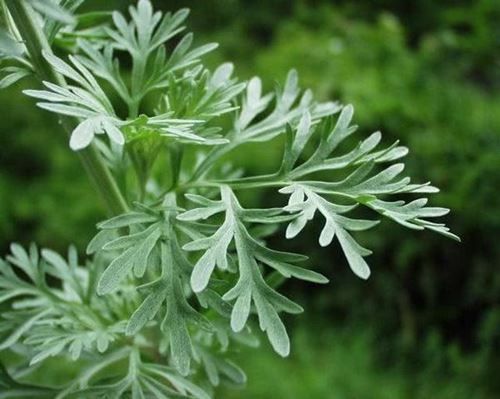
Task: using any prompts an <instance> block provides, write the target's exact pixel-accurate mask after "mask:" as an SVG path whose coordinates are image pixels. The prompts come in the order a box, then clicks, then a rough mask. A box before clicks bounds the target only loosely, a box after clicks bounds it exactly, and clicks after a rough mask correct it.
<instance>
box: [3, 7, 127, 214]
mask: <svg viewBox="0 0 500 399" xmlns="http://www.w3.org/2000/svg"><path fill="white" fill-rule="evenodd" d="M5 3H6V5H7V8H8V9H9V12H10V14H11V16H12V19H13V20H14V22H15V24H16V27H17V29H18V30H19V33H20V35H21V37H22V39H23V41H24V44H25V46H26V48H27V50H28V54H29V56H30V60H31V63H32V65H33V68H34V70H35V72H36V74H37V75H38V77H39V78H40V80H46V81H50V82H54V83H57V84H58V85H61V86H66V82H65V80H64V77H63V76H62V75H61V74H59V73H57V72H56V71H54V70H53V69H52V67H51V66H50V65H49V64H48V63H47V61H46V60H45V58H44V57H43V55H42V52H43V51H46V52H48V53H51V52H52V49H51V48H50V45H49V43H48V41H47V37H46V36H45V34H44V32H43V29H42V28H41V27H40V26H39V24H38V23H37V21H36V17H35V15H34V13H33V10H32V9H31V8H30V6H29V5H27V4H26V2H25V1H24V0H5ZM60 119H61V123H62V125H63V128H64V129H65V130H66V132H67V133H68V134H70V133H71V132H72V131H73V129H74V127H75V126H76V124H77V123H78V120H76V119H75V118H72V117H69V116H60ZM77 154H78V156H79V158H80V160H81V162H82V164H83V166H84V168H85V170H86V172H87V173H88V175H89V177H90V179H91V181H92V183H93V184H94V186H95V188H96V189H97V191H98V192H99V194H100V196H101V198H102V199H103V201H104V203H105V204H106V207H107V209H108V212H109V213H110V214H112V215H117V214H120V213H124V212H126V211H127V210H128V205H127V203H126V201H125V199H124V197H123V195H122V193H121V192H120V189H119V187H118V185H117V183H116V181H115V179H114V178H113V176H112V175H111V172H110V171H109V169H108V167H107V166H106V164H105V163H104V161H103V159H102V157H101V155H100V153H99V151H98V149H97V148H96V147H95V145H91V146H89V147H87V148H86V149H84V150H81V151H79V152H78V153H77Z"/></svg>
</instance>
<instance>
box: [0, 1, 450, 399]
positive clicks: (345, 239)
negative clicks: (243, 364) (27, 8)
mask: <svg viewBox="0 0 500 399" xmlns="http://www.w3.org/2000/svg"><path fill="white" fill-rule="evenodd" d="M130 15H131V21H130V22H127V21H126V19H125V17H124V16H123V15H121V14H119V13H113V16H112V24H111V23H109V22H108V21H106V22H104V25H99V28H100V32H102V35H99V36H98V37H91V38H89V37H87V36H86V35H83V34H82V33H81V32H79V31H78V30H77V29H76V28H75V29H71V26H70V27H69V28H68V30H64V29H56V30H55V31H56V33H55V34H54V35H55V36H54V40H55V41H58V42H59V43H65V40H67V42H66V45H67V46H68V47H67V48H66V49H63V50H64V51H68V48H69V49H72V50H75V48H76V47H77V48H79V49H81V52H80V53H77V54H72V55H69V56H68V59H69V62H66V61H65V60H64V58H65V57H58V56H55V55H53V54H51V53H50V52H47V51H46V52H45V53H44V57H45V59H46V61H47V62H48V64H49V65H50V66H51V67H52V68H53V70H54V71H56V72H58V73H59V74H61V75H62V76H64V77H65V78H67V79H68V81H70V84H65V83H64V84H63V83H60V82H58V83H57V84H56V83H51V82H44V85H45V89H44V90H27V91H25V93H26V94H28V95H29V96H31V97H35V98H37V99H40V100H42V101H41V102H40V103H39V106H40V107H41V108H44V109H47V110H49V111H52V112H55V113H57V114H59V115H65V116H71V117H76V118H78V124H77V125H76V127H75V128H74V129H73V130H72V132H71V139H70V147H71V148H72V149H74V150H81V149H83V148H87V147H88V146H89V145H90V144H91V143H93V144H96V145H97V146H98V148H99V149H100V151H101V153H102V156H103V157H104V158H105V159H106V161H107V162H108V164H109V166H110V168H111V169H112V170H113V172H114V174H115V177H116V180H117V181H118V182H119V184H120V188H121V189H122V190H124V191H125V190H126V191H127V198H128V200H129V202H130V203H131V204H132V202H133V201H134V202H133V210H132V211H130V212H126V213H124V214H122V215H118V216H115V217H113V218H111V219H109V220H107V221H104V222H102V223H100V224H99V226H98V227H99V229H100V230H101V231H100V232H99V233H98V234H97V236H96V237H95V238H94V239H93V240H92V241H91V243H90V244H89V246H88V251H87V252H88V254H89V255H93V257H92V258H91V260H90V261H89V262H88V264H87V267H85V268H81V267H79V266H78V265H77V263H78V262H77V260H76V256H75V251H74V250H71V251H70V254H69V259H68V261H65V260H63V259H62V258H60V257H59V256H58V255H56V254H55V253H53V252H51V251H47V250H45V251H42V260H40V259H39V257H38V252H37V251H36V249H35V248H33V249H31V250H30V251H29V252H30V253H29V254H28V253H26V252H24V251H23V250H22V249H20V247H18V246H14V247H13V248H12V251H13V255H12V256H11V257H9V258H7V262H4V263H5V266H4V267H3V268H2V269H3V272H4V273H3V280H2V281H3V284H4V285H5V287H4V291H5V292H4V293H3V294H4V295H3V296H2V298H3V299H4V300H5V301H7V302H8V303H9V305H10V306H12V307H13V309H14V310H13V311H12V312H11V313H7V315H9V314H11V315H12V318H10V319H9V317H7V319H6V322H5V324H4V325H3V326H4V327H2V330H3V331H5V332H6V333H7V334H8V338H7V342H8V344H9V345H10V344H13V343H16V346H19V348H22V352H23V353H24V358H25V360H27V361H28V362H29V363H30V364H35V363H37V362H40V361H43V360H45V359H46V358H47V357H49V356H60V357H61V358H62V359H65V360H67V357H68V356H66V355H70V357H71V358H72V359H73V360H74V361H77V360H78V361H80V360H79V359H80V357H82V356H81V355H82V353H85V355H86V356H88V359H90V360H89V361H91V362H92V363H93V366H92V367H90V369H87V370H86V369H85V368H82V369H81V370H80V371H79V373H78V375H77V377H75V379H74V380H71V379H70V380H69V381H67V382H65V385H62V384H61V385H60V386H57V387H52V388H53V389H57V390H58V391H59V392H58V394H57V395H58V397H65V396H67V397H71V395H73V396H74V395H94V396H97V397H99V395H101V396H102V395H108V394H110V393H111V394H112V395H113V397H121V396H123V395H131V396H132V397H137V398H140V397H146V396H148V395H155V396H156V397H171V396H172V395H178V396H179V395H180V396H188V397H206V396H207V395H208V393H206V392H205V390H206V391H208V392H209V391H211V388H209V387H208V384H207V383H206V382H207V381H208V382H210V383H211V384H212V385H214V386H216V385H218V384H219V382H220V381H221V380H229V381H230V382H232V383H233V384H242V383H244V382H245V377H244V374H243V373H242V371H241V370H240V369H239V368H238V367H237V366H235V365H234V364H232V363H231V362H230V361H228V360H226V359H225V352H227V350H228V349H229V348H230V347H231V346H230V344H235V343H241V342H242V341H243V342H244V343H247V344H250V345H253V344H255V339H254V338H252V335H251V329H250V326H249V325H248V324H249V323H248V319H249V316H250V314H251V313H255V314H256V315H257V317H258V320H259V326H260V328H261V329H262V330H263V331H265V332H266V334H267V336H268V339H269V341H270V342H271V344H272V346H273V347H274V349H275V350H276V351H277V352H278V353H279V354H281V355H283V356H286V355H288V353H289V351H290V343H289V338H288V334H287V332H286V329H285V325H284V323H283V321H282V320H281V317H282V316H281V313H282V312H286V313H299V312H300V311H302V308H301V307H300V306H299V305H297V304H296V303H294V302H292V301H291V300H289V299H288V298H286V297H285V296H283V295H282V294H281V293H279V292H278V291H277V288H278V287H277V286H278V285H279V282H280V280H281V279H282V278H283V277H284V278H289V277H296V278H300V279H304V280H307V281H312V282H317V283H324V282H326V281H327V280H326V278H325V277H323V276H322V275H320V274H319V273H317V272H313V271H312V270H309V269H307V268H302V267H299V266H297V265H296V263H299V262H302V261H304V260H305V259H306V258H305V257H304V256H303V255H298V254H294V253H289V252H283V251H278V250H274V249H270V248H269V247H268V246H267V244H266V241H265V239H266V237H268V236H269V234H271V233H272V232H273V231H274V230H275V229H276V228H277V227H279V225H280V224H282V223H289V225H288V228H287V232H286V236H287V238H293V237H294V236H296V235H297V234H299V233H300V231H301V230H302V229H303V227H304V226H305V224H306V223H307V221H308V220H310V219H312V218H313V217H314V214H315V213H320V214H321V215H322V216H323V217H324V218H325V220H326V223H325V226H324V228H323V230H322V232H321V234H320V238H319V242H320V244H321V245H322V246H327V245H329V244H330V243H331V242H332V241H333V239H334V238H335V237H336V238H337V240H338V241H339V243H340V246H341V248H342V250H343V252H344V254H345V256H346V258H347V260H348V263H349V265H350V267H351V268H352V269H353V271H354V272H355V273H356V274H358V275H359V276H360V277H363V278H367V277H368V274H369V268H368V265H367V264H366V261H365V260H364V259H363V258H364V257H365V256H367V255H368V254H370V251H369V250H367V249H365V248H364V247H362V246H361V245H360V244H358V242H357V241H356V240H355V238H354V236H353V235H352V233H351V232H352V231H360V230H366V229H369V228H371V227H374V226H375V224H376V223H377V221H372V220H364V219H360V218H358V217H351V216H349V217H347V216H345V215H344V214H345V213H347V212H351V211H354V208H355V207H357V206H358V205H361V206H363V207H365V208H368V209H371V210H373V211H375V212H376V213H378V214H380V215H382V216H386V217H387V218H389V219H392V220H395V221H396V222H398V223H400V224H402V225H404V226H406V227H410V228H412V229H417V230H423V229H424V228H427V229H430V230H434V231H436V232H438V233H441V234H444V235H447V236H450V237H452V238H456V236H454V235H452V234H451V233H449V231H448V229H447V228H446V227H445V226H444V225H442V224H439V223H435V222H431V221H429V220H427V219H426V218H432V217H436V216H442V215H444V214H445V213H447V210H446V209H444V208H435V207H425V205H426V203H427V200H426V199H425V198H421V199H417V200H414V201H411V202H408V203H406V202H404V201H403V200H401V199H400V197H401V194H414V193H417V194H420V193H422V194H430V193H433V192H436V189H435V188H434V187H432V186H430V185H429V184H428V183H426V184H413V183H410V180H409V178H406V177H405V178H398V176H399V175H400V174H401V172H402V170H403V166H402V164H392V163H393V161H395V160H397V159H399V158H401V157H403V156H404V155H406V153H407V150H406V148H405V147H401V146H399V145H398V144H397V143H396V144H394V145H392V146H389V147H387V148H383V149H376V147H377V145H378V144H379V142H380V140H381V136H380V133H374V134H372V135H371V136H369V137H368V138H366V139H365V140H362V141H360V142H359V143H358V144H357V145H356V146H354V148H352V149H351V150H350V151H346V152H340V151H339V149H338V148H337V147H338V146H340V145H341V144H342V142H343V141H344V139H346V138H347V137H348V136H350V135H351V134H352V133H354V131H355V127H354V126H351V125H350V123H351V118H352V114H353V109H352V106H349V105H348V106H341V105H339V104H337V103H331V102H327V103H319V102H317V101H315V100H314V99H313V98H312V94H311V92H310V91H305V92H302V91H301V90H300V89H299V88H298V83H297V74H296V72H294V71H292V72H290V73H289V75H288V78H287V80H286V83H285V84H284V86H283V88H281V89H278V90H277V92H276V94H273V93H270V94H265V95H263V94H262V83H261V81H260V80H259V79H258V78H252V79H251V80H250V81H248V82H242V83H239V82H238V81H237V80H236V79H232V78H231V76H232V70H233V67H232V66H231V65H230V64H223V65H221V66H219V67H218V68H216V69H215V70H214V71H213V72H211V71H210V70H208V69H207V68H206V67H204V66H203V65H202V64H201V63H200V57H201V56H202V55H204V54H205V53H207V52H208V51H210V50H212V49H213V48H215V46H214V45H204V46H200V47H197V48H194V49H191V43H192V36H191V35H190V34H188V35H185V36H183V38H181V39H180V40H178V41H177V43H176V44H173V45H171V46H170V47H169V51H168V55H167V48H166V47H165V46H164V44H165V43H167V45H169V44H170V43H169V41H171V40H172V39H173V37H174V36H175V35H176V34H178V33H180V31H181V30H182V28H181V27H180V24H181V23H182V21H183V20H184V18H185V17H186V15H187V12H186V11H185V10H181V11H179V12H177V13H175V14H165V15H162V14H160V13H158V12H157V13H154V12H153V10H152V7H151V5H150V3H149V2H148V1H146V0H141V1H139V3H138V5H137V7H131V8H130ZM50 17H51V18H53V16H50ZM59 19H61V18H59ZM50 23H51V22H49V21H48V20H47V22H46V26H45V28H46V31H47V24H50ZM99 23H100V22H99ZM9 37H10V38H11V39H12V36H9ZM70 37H72V38H73V39H69V38H70ZM74 37H77V39H76V42H75V41H74ZM71 40H73V42H72V41H71ZM8 43H10V45H12V40H11V41H10V42H8ZM14 43H17V42H15V41H14ZM75 44H76V46H75ZM11 47H12V46H11ZM118 54H120V55H119V57H118ZM124 54H125V55H126V56H128V57H129V58H128V59H129V61H130V63H131V65H132V71H131V73H130V75H127V74H126V72H125V70H124V69H123V68H121V67H120V64H119V62H118V59H120V60H121V59H123V56H124ZM7 60H8V61H10V62H12V61H13V62H16V63H20V64H21V65H24V67H25V71H26V73H28V72H29V71H30V68H31V64H30V62H29V58H28V57H27V54H26V53H25V52H24V50H23V51H22V52H19V53H18V54H17V55H15V56H10V57H8V59H7ZM9 71H10V70H7V72H9ZM11 80H13V79H11ZM120 101H121V103H120ZM123 105H124V106H125V109H126V112H123ZM226 114H229V115H230V116H231V117H232V118H231V119H232V121H231V122H232V123H231V122H228V118H224V115H226ZM336 114H339V115H338V116H334V115H336ZM228 123H229V124H230V125H231V126H230V127H229V128H226V127H227V124H228ZM102 133H105V134H106V135H107V138H108V139H104V140H101V139H100V138H99V137H98V136H97V135H99V134H102ZM281 136H286V142H285V145H284V150H283V160H282V163H281V166H280V168H279V170H278V171H277V172H275V173H271V174H266V175H262V176H248V175H245V174H242V173H241V172H240V171H237V170H234V169H231V168H227V167H220V164H221V162H220V161H221V160H223V159H224V157H225V156H226V154H229V153H230V152H231V151H232V150H234V149H235V148H237V147H240V146H241V145H243V144H247V143H252V142H253V143H257V144H259V143H266V144H265V145H267V143H268V142H269V141H271V140H273V139H275V138H278V139H279V138H280V137H281ZM345 145H347V144H346V143H343V144H342V146H345ZM189 152H192V153H194V154H195V156H196V158H197V159H198V161H197V162H196V163H194V164H192V163H190V162H188V161H186V160H184V159H183V154H184V153H186V154H188V153H189ZM339 152H340V153H339ZM162 162H163V164H162ZM387 163H388V164H389V166H387V165H386V164H387ZM165 164H167V165H168V167H169V170H170V176H169V177H170V178H169V182H168V184H165V180H164V179H158V178H157V175H156V174H155V173H153V169H154V167H155V166H157V167H158V166H163V167H164V165H165ZM129 169H131V170H133V171H134V173H135V175H136V181H135V186H130V185H128V184H127V181H128V180H130V179H129V177H130V176H129V174H128V173H127V172H128V170H129ZM325 172H329V173H328V174H325ZM266 187H271V188H277V189H280V192H281V193H284V194H289V201H288V205H286V204H281V205H280V206H277V207H269V206H266V207H265V208H250V207H245V206H243V205H242V203H243V201H242V198H240V193H242V192H246V191H247V190H262V189H263V188H266ZM388 195H394V196H395V197H396V199H395V200H394V201H388V200H387V199H386V196H388ZM383 198H384V199H383ZM186 200H187V201H186ZM193 204H195V205H193ZM221 217H222V219H221ZM193 253H194V254H193ZM15 267H17V268H20V270H19V272H20V273H19V272H15V271H14V269H13V268H15ZM216 267H217V270H215V268H216ZM269 268H270V269H271V270H272V271H273V272H270V270H269ZM19 274H20V275H19ZM25 275H26V276H25ZM49 275H50V276H51V277H50V279H48V278H47V276H49ZM54 278H55V279H56V281H54V280H53V279H54ZM30 280H31V283H30V282H29V281H30ZM82 281H83V282H84V283H82ZM18 295H21V296H22V297H23V300H22V301H21V304H22V305H21V309H22V311H21V310H20V309H19V302H16V301H14V302H13V299H14V298H16V297H17V296H18ZM25 295H27V296H29V297H30V296H32V297H33V298H30V299H28V300H26V299H25V298H24V296H25ZM45 295H48V296H50V300H51V301H52V302H51V301H47V298H45ZM252 304H253V306H252ZM53 308H54V309H56V310H54V309H53ZM81 308H84V309H83V310H82V309H81ZM60 309H62V310H60ZM66 309H69V310H68V311H69V312H70V315H67V314H66V313H64V312H65V311H66ZM75 309H77V310H75ZM52 312H54V314H53V313H52ZM58 312H60V313H58ZM87 313H91V314H90V315H89V320H88V321H86V323H87V324H85V323H83V322H82V320H80V317H77V318H75V317H74V316H75V314H79V315H81V314H84V315H86V314H87ZM71 314H73V318H72V316H71ZM94 317H97V320H94ZM46 318H48V319H46ZM20 351H21V349H20ZM88 359H81V360H82V361H83V360H88ZM163 363H168V364H169V366H163V365H161V364H163ZM23 367H25V366H24V365H23ZM29 373H30V369H29V368H23V371H22V374H29ZM203 374H205V376H204V375H203ZM158 377H159V378H161V379H162V382H163V383H159V382H158ZM27 380H29V378H27ZM191 380H193V381H194V380H201V381H204V382H203V383H202V385H203V386H204V387H205V390H202V389H201V388H199V387H198V386H196V385H194V384H193V382H191ZM6 381H7V382H6V384H13V382H12V381H11V380H9V379H8V378H7V379H6ZM15 384H21V387H20V388H19V389H26V390H30V389H41V390H42V391H44V390H45V388H33V387H32V386H31V385H26V386H24V385H22V383H21V382H15ZM49 389H50V388H49Z"/></svg>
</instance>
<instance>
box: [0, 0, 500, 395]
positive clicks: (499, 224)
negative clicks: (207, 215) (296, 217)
mask: <svg viewBox="0 0 500 399" xmlns="http://www.w3.org/2000/svg"><path fill="white" fill-rule="evenodd" d="M128 4H130V2H129V1H128V0H127V1H125V0H123V1H117V0H107V1H106V2H103V1H97V0H94V1H91V0H89V1H87V3H86V6H85V7H86V8H88V9H114V8H121V9H125V8H126V5H128ZM156 5H157V7H160V8H162V9H165V10H175V9H177V8H180V7H184V6H188V7H190V8H191V9H192V15H191V18H190V20H189V28H190V29H191V30H193V31H194V32H195V35H196V37H197V40H198V41H199V42H208V41H217V42H219V43H220V48H219V50H218V51H217V52H216V54H214V55H211V56H210V57H209V60H208V63H209V64H212V65H215V64H217V63H220V62H223V61H227V60H231V61H233V62H234V63H235V66H236V70H237V72H238V74H239V75H240V76H242V77H244V78H248V77H251V76H252V75H254V74H258V75H260V76H261V77H262V78H263V80H264V82H265V84H266V86H267V87H268V88H272V87H273V85H275V84H276V82H277V81H283V79H284V77H285V75H286V72H287V71H288V70H289V69H290V68H296V69H297V70H298V71H299V75H300V76H301V82H302V86H305V87H310V88H312V89H314V91H315V93H316V95H317V96H318V97H319V98H321V99H323V100H324V99H339V100H340V101H342V102H344V103H352V104H354V106H355V109H356V117H355V118H356V121H357V123H358V124H359V125H360V126H361V129H360V132H361V134H368V133H371V132H372V131H375V130H381V131H382V132H383V133H384V135H385V140H386V142H389V141H393V140H394V139H396V138H399V139H400V140H401V142H402V143H403V144H404V145H407V146H409V147H410V149H411V152H410V155H409V156H408V158H407V168H408V171H409V173H410V175H412V176H414V178H415V180H418V181H427V180H431V181H432V182H433V183H434V184H435V185H437V186H439V187H440V188H441V189H442V192H441V193H440V194H438V195H436V196H435V198H434V204H436V205H438V206H446V207H451V208H452V210H453V212H452V214H451V215H450V216H449V217H448V218H447V219H448V220H447V222H448V223H449V225H450V226H451V227H452V229H453V231H454V232H455V233H457V234H458V235H460V236H461V237H462V241H463V243H462V244H457V243H455V242H452V241H449V240H446V239H443V238H441V237H439V236H436V235H433V234H431V233H426V232H424V233H418V232H414V231H406V230H404V229H403V228H401V227H399V226H397V225H394V224H391V223H382V225H381V226H379V227H378V229H376V230H375V231H374V232H373V233H369V234H366V235H365V236H364V243H365V244H366V245H368V246H369V247H370V248H372V249H373V250H374V255H372V257H371V259H370V264H371V265H372V267H373V275H372V277H371V278H370V279H369V280H368V281H367V282H364V281H362V280H359V279H357V278H356V277H355V276H354V275H353V274H352V273H351V272H350V270H349V268H348V267H347V265H346V262H345V261H344V259H343V257H342V256H340V255H339V251H338V248H337V247H336V246H335V245H334V246H331V247H329V248H326V249H325V248H323V249H320V248H319V245H318V244H317V242H316V237H317V231H314V230H315V228H314V227H313V228H312V229H310V230H308V232H307V234H306V235H304V236H303V238H302V239H300V240H296V241H291V242H284V240H283V239H282V237H281V236H276V237H275V238H274V240H275V241H276V244H277V246H278V247H281V248H287V249H291V250H292V249H293V250H296V251H300V252H303V253H307V254H310V255H311V258H312V263H314V264H315V265H316V266H317V268H318V269H320V270H321V271H322V272H323V273H324V274H326V275H327V276H328V277H329V278H330V279H331V283H330V284H329V285H327V286H312V285H309V284H302V283H298V282H293V283H290V284H288V285H287V286H286V287H285V290H287V291H288V293H292V292H293V296H294V297H298V298H299V302H301V303H302V304H303V305H304V307H305V308H306V313H305V314H304V315H302V316H299V317H296V318H294V319H293V320H289V326H290V330H291V336H292V342H293V350H292V355H291V356H290V358H288V359H285V360H283V359H280V358H278V357H277V356H276V355H275V354H273V353H272V351H271V350H270V348H269V347H268V346H267V344H264V346H263V347H262V348H261V349H259V350H249V351H244V352H242V353H240V354H238V355H237V356H236V357H237V358H238V360H239V362H240V364H241V365H242V367H243V368H244V369H245V370H246V371H247V372H248V376H249V384H248V388H247V389H246V390H245V391H231V390H227V391H221V392H220V393H219V397H221V398H256V399H260V398H274V399H285V398H286V399H299V398H300V399H302V398H319V399H323V398H325V399H336V398H353V399H364V398H367V399H371V398H438V399H439V398H450V399H461V398H467V399H474V398H498V397H500V379H499V378H498V373H499V372H500V306H499V299H500V274H499V273H498V268H499V266H500V244H499V238H500V235H499V233H500V190H499V188H500V91H499V89H500V25H499V23H498V22H499V21H500V2H498V1H496V0H469V1H465V0H464V1H460V0H442V1H435V0H414V1H401V0H379V1H373V0H359V1H328V0H297V1H293V0H253V1H252V0H191V1H181V0H176V1H170V0H164V1H160V0H157V1H156ZM30 85H32V83H30V82H26V83H24V86H30ZM21 86H23V85H21ZM0 108H1V109H2V110H3V112H2V115H3V118H2V119H3V120H2V124H1V126H0V148H1V149H2V150H1V151H0V198H1V200H0V246H1V250H2V253H3V254H5V253H6V252H7V250H8V245H9V243H10V242H11V241H18V242H21V243H28V242H30V241H36V242H38V243H40V245H42V246H49V247H52V248H54V249H57V250H65V248H66V247H67V246H68V245H69V244H70V243H76V244H77V245H79V247H80V248H83V246H84V245H85V244H86V242H87V241H88V240H89V238H90V237H91V236H92V235H93V234H94V226H95V223H96V222H97V221H99V220H100V219H101V218H102V215H103V208H102V206H101V204H99V203H98V201H97V197H96V195H95V194H94V192H93V190H92V188H91V186H90V184H89V183H88V181H87V179H86V177H85V174H84V173H83V172H82V170H81V167H80V164H79V163H78V160H77V159H76V157H75V156H74V155H73V154H72V153H71V152H70V151H69V149H68V146H67V139H66V137H65V136H64V135H63V134H61V132H60V129H59V127H58V125H57V123H56V120H55V118H53V117H52V116H50V115H49V114H48V113H44V112H42V111H39V110H36V109H35V107H34V105H33V101H32V100H30V99H28V98H26V97H24V96H22V95H21V94H20V87H19V85H18V86H16V87H13V88H11V89H9V90H6V91H2V92H0ZM358 138H359V135H358ZM266 148H267V150H268V151H267V152H266V154H262V151H260V152H259V153H256V152H255V151H254V150H253V149H252V148H247V149H246V150H245V151H244V152H240V156H241V161H242V162H243V163H244V164H245V165H246V167H247V169H248V170H249V171H250V172H254V173H255V172H260V171H262V169H263V168H265V167H266V166H269V165H271V164H273V162H274V163H275V162H277V160H276V159H275V157H276V156H278V154H279V152H278V149H277V148H274V147H273V146H269V147H266ZM49 149H50V150H49ZM266 194H267V193H266ZM268 194H269V195H274V194H273V193H268ZM318 228H319V226H317V228H316V229H318Z"/></svg>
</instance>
